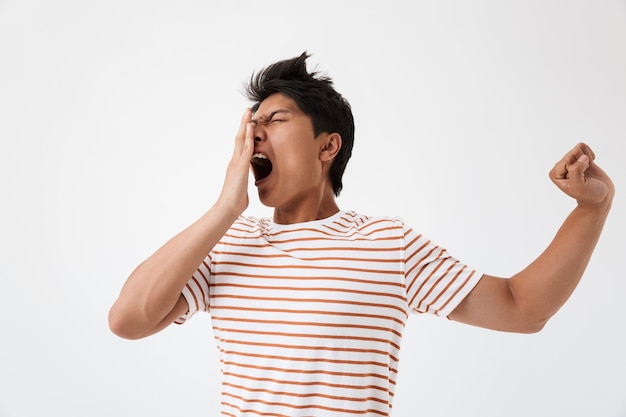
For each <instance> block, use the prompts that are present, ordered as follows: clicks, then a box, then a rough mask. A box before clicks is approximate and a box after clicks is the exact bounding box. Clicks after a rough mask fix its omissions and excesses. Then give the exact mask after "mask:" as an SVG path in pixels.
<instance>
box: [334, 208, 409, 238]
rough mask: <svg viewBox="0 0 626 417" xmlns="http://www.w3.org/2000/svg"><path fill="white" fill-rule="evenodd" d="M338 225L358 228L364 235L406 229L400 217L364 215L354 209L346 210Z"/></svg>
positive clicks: (402, 232) (398, 231)
mask: <svg viewBox="0 0 626 417" xmlns="http://www.w3.org/2000/svg"><path fill="white" fill-rule="evenodd" d="M337 223H338V225H341V226H343V227H345V228H351V229H353V230H358V231H359V232H360V233H362V234H366V235H371V234H375V235H380V234H394V235H397V234H404V232H405V230H406V229H407V227H406V225H405V223H404V221H403V220H402V219H401V218H400V217H390V216H380V215H374V216H372V215H366V214H359V213H356V212H354V211H346V212H344V213H343V215H342V216H341V217H340V219H339V220H338V221H337Z"/></svg>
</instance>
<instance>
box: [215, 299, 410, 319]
mask: <svg viewBox="0 0 626 417" xmlns="http://www.w3.org/2000/svg"><path fill="white" fill-rule="evenodd" d="M211 298H212V299H214V298H232V299H241V300H257V301H291V302H299V303H331V304H348V305H357V306H366V307H380V308H389V309H392V310H397V311H400V312H401V313H402V314H404V315H405V316H406V315H407V313H406V310H405V309H404V308H402V307H399V306H396V305H393V304H379V303H365V302H360V301H347V300H327V299H324V298H296V299H293V300H290V299H287V298H281V297H253V296H250V295H232V294H220V295H217V294H212V295H211Z"/></svg>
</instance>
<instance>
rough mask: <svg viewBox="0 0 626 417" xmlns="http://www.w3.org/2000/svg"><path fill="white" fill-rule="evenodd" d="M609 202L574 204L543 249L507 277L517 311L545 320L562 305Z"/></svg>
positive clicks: (595, 239)
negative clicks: (509, 277) (511, 275)
mask: <svg viewBox="0 0 626 417" xmlns="http://www.w3.org/2000/svg"><path fill="white" fill-rule="evenodd" d="M610 206H611V201H610V199H609V200H608V201H606V202H605V203H604V204H602V205H600V206H587V207H585V206H578V207H576V208H575V209H574V210H573V211H572V213H571V214H570V215H569V216H568V217H567V219H566V220H565V222H564V223H563V225H562V226H561V227H560V228H559V230H558V232H557V234H556V235H555V237H554V239H553V240H552V242H551V243H550V245H549V246H548V247H547V248H546V250H545V251H544V252H543V253H542V254H541V255H540V256H539V257H538V258H537V259H536V260H535V261H534V262H532V263H531V264H530V265H529V266H528V267H526V268H525V269H524V270H522V271H521V272H519V273H518V274H516V275H515V276H513V277H512V278H511V279H510V281H509V286H510V288H511V293H512V296H513V298H514V300H515V302H516V304H517V307H518V308H519V309H520V311H524V312H526V314H527V315H528V316H530V317H532V318H533V319H534V320H535V321H537V322H540V323H545V322H546V321H547V320H548V319H549V318H550V317H552V316H553V315H554V314H555V313H556V312H557V311H558V310H559V309H560V308H561V306H563V304H564V303H565V302H566V301H567V299H568V298H569V297H570V296H571V294H572V293H573V291H574V289H575V288H576V286H577V285H578V283H579V281H580V279H581V277H582V275H583V272H584V271H585V268H586V267H587V264H588V262H589V259H590V258H591V255H592V253H593V250H594V248H595V246H596V244H597V242H598V239H599V237H600V234H601V231H602V228H603V226H604V223H605V221H606V218H607V215H608V212H609V210H610Z"/></svg>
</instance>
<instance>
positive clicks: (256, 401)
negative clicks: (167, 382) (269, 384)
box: [222, 392, 388, 416]
mask: <svg viewBox="0 0 626 417" xmlns="http://www.w3.org/2000/svg"><path fill="white" fill-rule="evenodd" d="M222 395H228V396H229V397H233V398H236V399H238V400H241V401H244V402H245V403H246V404H247V403H260V404H265V405H271V406H279V407H286V408H295V409H300V410H303V409H319V410H326V411H333V412H338V413H347V414H368V413H374V414H378V415H382V416H387V415H388V414H387V413H386V412H383V411H379V410H375V409H370V408H368V409H366V410H350V409H343V408H334V407H326V406H323V405H319V404H310V405H295V404H288V403H279V402H274V401H263V400H258V399H250V400H247V399H245V398H243V397H239V396H237V395H233V394H230V393H228V392H222ZM231 406H232V407H233V408H236V409H238V410H239V411H240V412H242V413H255V414H258V412H257V411H255V410H253V409H243V408H241V407H239V406H236V405H231ZM260 415H275V414H260Z"/></svg>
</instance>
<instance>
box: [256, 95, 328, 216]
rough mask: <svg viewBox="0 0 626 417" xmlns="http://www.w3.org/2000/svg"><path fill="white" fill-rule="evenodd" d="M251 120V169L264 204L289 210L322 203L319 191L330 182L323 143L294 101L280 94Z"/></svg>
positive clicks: (266, 100) (261, 107)
mask: <svg viewBox="0 0 626 417" xmlns="http://www.w3.org/2000/svg"><path fill="white" fill-rule="evenodd" d="M252 120H253V123H254V125H255V127H254V138H255V141H254V154H253V157H252V160H251V168H252V172H253V174H254V177H255V185H256V187H257V189H258V192H259V198H260V199H261V202H262V203H263V204H265V205H266V206H269V207H274V208H280V209H286V210H294V209H297V208H298V207H299V205H301V204H307V203H308V202H309V201H311V203H313V204H315V202H314V200H312V199H315V198H317V199H319V190H320V187H322V186H323V185H324V184H323V183H324V181H328V180H327V176H326V173H325V172H324V171H323V165H324V164H323V163H322V161H321V160H320V152H321V149H322V147H323V146H324V144H323V140H318V139H320V138H316V137H315V135H314V133H313V124H312V121H311V118H310V117H309V116H307V115H305V114H304V113H303V112H302V110H300V108H299V107H298V105H297V104H296V103H295V101H293V100H292V99H291V98H289V97H287V96H285V95H283V94H280V93H277V94H273V95H271V96H270V97H268V98H267V99H265V100H263V102H262V103H261V105H260V106H259V108H258V109H257V111H256V113H255V114H254V117H253V118H252ZM323 135H324V134H321V135H320V137H322V136H323ZM316 191H317V192H316Z"/></svg>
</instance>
